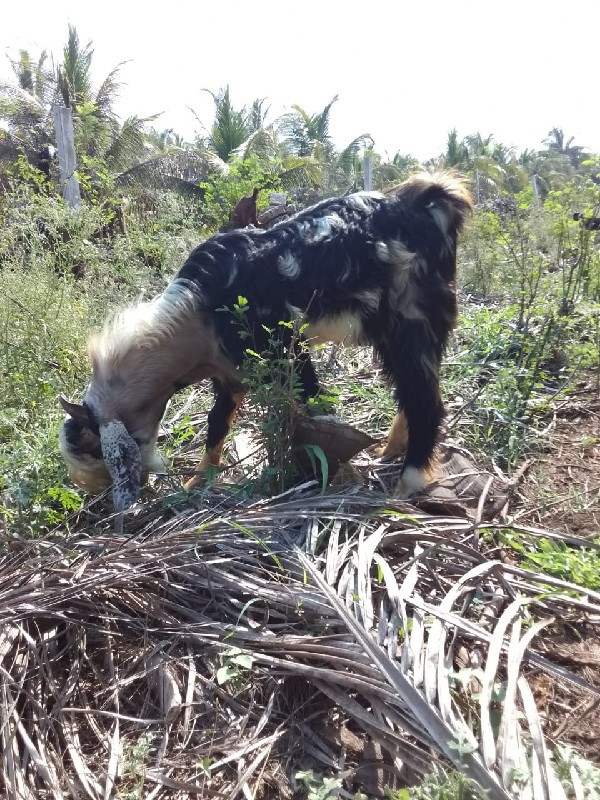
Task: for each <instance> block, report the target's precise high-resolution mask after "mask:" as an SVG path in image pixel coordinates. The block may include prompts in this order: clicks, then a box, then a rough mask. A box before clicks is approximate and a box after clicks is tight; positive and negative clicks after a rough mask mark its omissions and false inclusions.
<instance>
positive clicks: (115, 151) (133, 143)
mask: <svg viewBox="0 0 600 800" xmlns="http://www.w3.org/2000/svg"><path fill="white" fill-rule="evenodd" d="M155 119H156V117H155V116H154V117H135V116H134V117H128V118H127V119H126V120H125V121H124V122H123V124H122V125H120V126H119V127H118V128H116V130H115V134H114V136H113V137H112V139H111V141H110V143H109V145H108V147H107V149H106V150H105V151H104V153H103V154H102V156H103V158H104V160H105V161H106V164H107V166H108V168H109V169H110V170H111V171H113V172H120V171H122V170H125V169H127V167H129V166H130V165H131V164H132V163H134V162H135V161H137V160H139V159H142V158H143V157H144V155H145V154H146V133H145V125H146V123H148V122H152V121H153V120H155Z"/></svg>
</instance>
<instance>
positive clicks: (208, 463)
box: [184, 381, 245, 491]
mask: <svg viewBox="0 0 600 800" xmlns="http://www.w3.org/2000/svg"><path fill="white" fill-rule="evenodd" d="M213 385H214V391H215V402H214V405H213V407H212V408H211V410H210V412H209V414H208V430H207V433H206V448H205V451H204V455H203V456H202V460H201V461H200V463H199V464H198V466H197V468H196V471H195V474H194V475H193V476H192V477H191V478H190V479H189V481H187V482H186V483H185V484H184V489H186V490H188V491H189V490H190V489H193V488H194V487H195V486H198V485H199V484H201V483H202V481H203V479H204V475H205V474H206V472H207V471H208V470H209V469H210V468H211V467H218V466H219V465H220V464H221V455H222V453H223V445H224V444H225V439H226V438H227V434H228V433H229V431H230V430H231V426H232V424H233V421H234V419H235V416H236V414H237V412H238V409H239V408H240V406H241V405H242V403H243V402H244V397H245V392H244V390H243V388H242V386H241V384H240V385H238V386H236V387H231V386H227V385H224V384H221V383H218V382H217V381H214V384H213Z"/></svg>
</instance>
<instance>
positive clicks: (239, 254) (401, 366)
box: [60, 175, 471, 510]
mask: <svg viewBox="0 0 600 800" xmlns="http://www.w3.org/2000/svg"><path fill="white" fill-rule="evenodd" d="M470 209H471V198H470V196H469V194H468V192H467V190H466V188H465V186H464V184H463V183H462V182H461V181H460V180H458V179H457V178H454V177H451V176H449V175H434V176H431V175H420V176H415V177H413V178H410V179H409V180H408V181H406V182H405V183H404V184H403V185H402V186H401V187H400V188H399V189H398V190H397V191H396V192H395V193H394V194H393V195H390V196H385V195H383V194H379V193H377V192H359V193H357V194H353V195H349V196H347V197H343V198H337V199H332V200H326V201H324V202H321V203H318V204H317V205H315V206H313V207H312V208H309V209H307V210H306V211H303V212H301V213H299V214H297V215H296V216H295V217H292V218H291V219H288V220H286V221H285V222H282V223H280V224H278V225H276V226H275V227H273V228H271V229H270V230H268V231H262V230H252V229H249V230H244V231H231V232H228V233H223V234H218V235H216V236H213V237H212V238H210V239H208V240H207V241H205V242H204V243H203V244H201V245H200V246H199V247H197V248H196V249H195V250H194V251H193V252H192V253H191V255H190V256H189V258H188V260H187V261H186V263H185V264H184V265H183V267H182V268H181V269H180V271H179V273H178V274H177V275H176V276H175V278H174V279H173V280H172V282H171V283H170V284H169V285H168V287H167V288H166V289H165V291H164V292H163V293H162V294H161V295H160V296H159V297H157V298H156V299H155V300H153V301H152V302H150V303H140V304H138V305H136V306H134V307H132V308H129V309H126V310H125V311H123V312H122V313H120V314H118V315H117V316H116V317H115V318H114V319H113V320H112V321H110V322H109V323H108V324H107V325H106V327H105V328H104V330H103V331H102V332H101V333H100V334H99V335H98V336H96V337H95V338H93V339H92V341H91V342H90V347H89V352H90V358H91V362H92V367H93V375H92V379H91V381H90V383H89V384H88V386H87V388H86V391H85V396H84V400H83V403H82V404H81V405H79V404H75V403H71V402H69V401H67V400H65V399H64V398H61V402H62V405H63V407H64V409H65V411H66V412H67V414H68V417H67V419H66V421H65V423H64V425H63V427H62V429H61V433H60V447H61V452H62V454H63V456H64V458H65V460H66V463H67V466H68V469H69V474H70V476H71V478H72V479H73V481H74V482H75V483H77V484H79V485H80V486H81V487H83V488H84V489H86V490H88V491H91V492H96V491H99V490H100V489H102V488H105V487H106V486H108V485H109V484H110V483H111V482H112V484H113V499H114V503H115V508H116V509H117V510H123V509H125V508H127V507H128V506H130V505H131V504H132V503H133V502H134V501H135V499H136V498H137V496H138V493H139V490H140V485H141V483H142V481H143V480H144V478H145V477H146V476H147V474H148V473H149V472H151V471H153V470H155V469H156V468H157V466H159V465H161V464H162V462H161V461H160V458H159V456H158V453H157V451H156V440H157V433H158V428H159V423H160V420H161V418H162V416H163V414H164V411H165V407H166V404H167V402H168V400H169V398H170V397H171V396H172V395H173V394H174V393H175V392H177V391H178V390H179V389H181V388H183V387H185V386H188V385H190V384H192V383H196V382H197V381H200V380H202V379H206V378H211V379H212V381H213V387H214V392H215V403H214V406H213V408H212V410H211V411H210V413H209V415H208V433H207V440H206V451H205V453H204V456H203V458H202V461H201V463H200V465H199V468H198V474H197V475H196V476H195V477H194V478H192V480H191V481H189V482H188V484H187V486H188V487H190V486H193V485H196V484H197V483H198V482H199V481H200V480H201V476H202V473H203V472H205V471H206V469H207V468H208V467H209V466H218V464H219V462H220V458H221V451H222V448H223V442H224V440H225V437H226V436H227V434H228V432H229V429H230V426H231V423H232V420H233V418H234V416H235V413H236V411H237V409H238V408H239V406H240V404H241V402H242V400H243V397H244V384H243V361H244V354H245V351H246V348H248V347H249V346H252V348H253V349H254V350H257V351H259V352H260V351H263V350H267V345H268V342H267V337H268V336H269V334H268V333H267V332H266V331H265V328H271V329H274V330H276V331H282V334H281V335H282V336H286V335H290V341H292V336H291V334H288V333H285V332H286V331H289V327H285V326H280V325H279V324H278V323H279V322H280V321H281V320H284V321H292V320H302V321H303V322H305V323H307V324H306V325H303V327H302V330H303V337H304V338H305V339H307V340H308V341H309V342H313V343H316V342H325V341H329V342H342V343H347V344H360V345H365V344H369V345H372V346H373V347H374V348H375V350H376V352H377V354H378V356H379V358H380V359H381V363H382V365H383V369H384V371H385V374H386V376H387V378H388V379H389V381H390V383H391V384H392V385H393V387H394V390H395V396H396V400H397V403H398V413H397V414H396V417H395V419H394V422H393V424H392V428H391V431H390V434H389V438H388V442H387V445H386V447H385V448H384V450H383V455H386V456H395V455H398V454H399V453H400V452H402V451H403V450H406V456H405V460H404V466H403V472H402V477H401V482H400V493H401V494H402V495H403V496H407V495H409V494H411V493H413V492H415V491H418V490H420V489H422V488H423V487H424V486H425V485H426V484H427V482H428V480H429V479H430V478H431V477H432V474H431V472H432V467H433V453H434V447H435V443H436V438H437V435H438V431H439V427H440V423H441V420H442V415H443V406H442V401H441V398H440V391H439V377H438V370H439V366H440V360H441V357H442V352H443V350H444V346H445V344H446V341H447V339H448V335H449V333H450V331H451V329H452V327H453V325H454V323H455V319H456V313H457V305H456V293H455V274H456V239H457V233H458V231H459V230H460V228H461V226H462V225H463V223H464V221H465V218H466V216H467V214H468V212H469V211H470ZM240 296H242V297H245V298H246V299H247V301H248V307H247V309H248V310H247V312H246V314H245V318H244V321H243V324H244V327H245V329H246V330H248V328H250V331H251V333H252V335H253V339H254V341H253V342H252V343H251V345H250V343H249V341H248V340H247V339H244V338H242V337H241V336H240V320H239V318H238V317H236V316H235V315H234V314H229V313H224V312H223V309H224V308H230V309H231V308H233V306H234V305H235V304H236V303H237V302H238V297H240ZM297 355H298V357H297V360H296V369H297V374H298V377H299V380H300V385H301V387H302V392H303V395H304V398H306V399H308V398H309V397H311V396H314V395H316V394H317V393H318V391H319V384H318V381H317V376H316V374H315V370H314V368H313V365H312V363H311V360H310V355H309V353H308V351H307V350H306V348H304V347H301V348H299V351H298V354H297Z"/></svg>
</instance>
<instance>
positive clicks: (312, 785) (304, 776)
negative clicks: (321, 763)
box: [295, 769, 342, 800]
mask: <svg viewBox="0 0 600 800" xmlns="http://www.w3.org/2000/svg"><path fill="white" fill-rule="evenodd" d="M295 778H296V780H297V781H298V782H299V783H300V784H302V785H303V787H304V791H305V792H306V800H330V798H334V797H338V796H339V790H340V789H341V786H342V782H341V780H339V778H326V777H324V776H323V775H321V774H320V773H318V772H313V770H312V769H310V770H306V771H300V772H297V773H296V775H295Z"/></svg>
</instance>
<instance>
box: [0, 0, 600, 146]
mask: <svg viewBox="0 0 600 800" xmlns="http://www.w3.org/2000/svg"><path fill="white" fill-rule="evenodd" d="M2 6H3V7H2V10H1V14H0V47H1V50H2V53H1V54H0V77H1V78H7V77H9V76H10V65H9V63H8V59H7V58H6V56H7V55H8V54H13V55H14V54H15V53H16V51H17V50H18V49H19V48H27V49H29V50H30V51H32V53H39V51H40V50H42V49H44V48H45V49H47V50H49V51H52V52H53V53H55V54H57V55H60V51H61V48H62V45H63V43H64V42H65V40H66V36H67V23H68V22H71V23H73V24H74V25H75V26H76V27H77V30H78V32H79V34H80V38H81V40H82V41H83V42H87V41H88V40H89V39H92V40H93V42H94V46H95V57H94V76H95V80H96V82H97V83H99V82H100V80H101V79H102V78H103V77H104V76H105V75H106V73H107V72H108V71H109V70H110V69H111V68H112V67H113V66H114V65H115V64H116V63H118V62H119V61H124V60H130V63H128V64H126V65H125V66H124V67H123V71H122V78H123V80H124V82H125V84H126V85H125V86H124V87H123V91H122V95H121V99H120V102H119V105H118V109H117V110H118V111H119V113H120V114H121V115H122V116H127V115H128V114H138V115H147V114H152V113H156V112H159V111H160V112H163V116H162V117H161V118H160V120H159V121H158V122H157V123H156V125H157V127H160V128H162V127H165V128H166V127H174V128H175V129H176V130H178V131H179V132H180V133H181V134H183V135H184V136H186V137H191V136H192V135H193V132H194V130H196V129H197V128H198V125H197V123H196V121H195V119H194V117H193V116H192V114H191V113H190V112H189V111H188V106H191V107H192V108H194V109H195V110H196V112H197V113H198V116H199V117H200V118H201V119H202V120H203V121H206V124H207V125H208V124H209V123H210V119H211V112H212V101H211V99H210V97H209V96H208V95H206V94H205V93H202V92H201V89H202V88H203V87H207V88H210V89H212V90H213V91H214V90H216V89H218V88H219V87H220V86H223V85H225V84H226V83H229V84H230V88H231V93H232V97H233V100H234V102H235V103H236V104H238V105H242V104H245V103H250V102H251V101H252V99H253V98H255V97H265V96H266V97H268V98H269V101H270V103H271V116H272V118H274V117H275V116H277V115H278V114H280V113H282V112H283V111H284V110H286V108H289V106H290V105H291V104H293V103H298V104H300V105H301V106H302V107H303V108H305V109H306V110H307V111H309V112H311V113H312V112H314V111H317V110H320V109H321V108H322V107H323V106H324V105H325V104H326V103H327V102H328V101H329V100H331V98H332V97H333V96H334V95H335V94H339V102H338V103H337V104H336V105H335V106H334V109H333V112H332V133H333V137H334V139H335V141H336V142H337V144H338V145H340V146H342V145H344V144H345V143H348V142H349V141H350V140H351V139H353V138H354V137H355V136H357V135H359V134H361V133H370V134H371V135H372V136H373V137H374V139H375V143H376V149H377V150H378V151H380V152H386V151H387V152H388V153H389V154H390V156H392V155H393V154H394V153H395V152H396V151H397V150H400V151H402V152H404V153H411V154H413V155H414V156H416V157H418V158H421V159H425V158H428V157H430V156H433V155H437V154H438V153H440V152H441V151H442V150H443V149H444V145H445V140H446V135H447V131H448V130H449V129H450V128H452V127H456V128H458V132H459V134H460V135H461V136H462V135H465V134H468V133H473V132H475V131H478V130H479V131H480V132H481V133H482V134H484V135H485V134H488V133H493V134H494V135H495V137H496V139H497V140H499V141H502V142H504V143H505V144H515V145H517V146H518V147H519V148H524V147H539V146H541V141H542V139H543V138H544V137H545V136H546V134H547V132H548V130H549V129H550V128H551V127H553V126H555V125H556V126H560V127H562V128H563V129H564V130H565V132H566V134H567V135H568V136H574V137H575V138H576V141H577V143H578V144H582V145H586V146H587V147H588V148H589V149H591V150H593V151H595V152H600V104H599V88H598V84H599V80H600V78H599V73H598V59H599V56H600V1H599V0H587V1H586V0H572V2H570V3H560V4H558V3H556V2H552V0H543V1H540V0H502V1H501V2H500V1H497V2H488V1H487V0H480V2H474V1H472V0H428V1H427V0H410V1H409V2H407V1H406V0H396V1H395V2H394V1H393V0H370V1H369V2H365V3H355V2H352V0H349V1H347V2H340V0H296V2H294V3H290V2H286V0H278V1H275V0H253V2H247V3H246V2H241V1H240V0H227V1H225V0H214V2H211V1H210V0H209V2H207V0H195V2H183V1H182V0H173V1H172V2H170V3H169V2H164V1H163V2H161V3H156V4H152V3H149V2H145V3H142V2H139V0H120V2H116V1H115V0H101V1H100V0H47V1H46V2H39V0H27V2H22V3H14V2H13V3H9V2H8V0H5V2H4V3H2Z"/></svg>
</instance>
